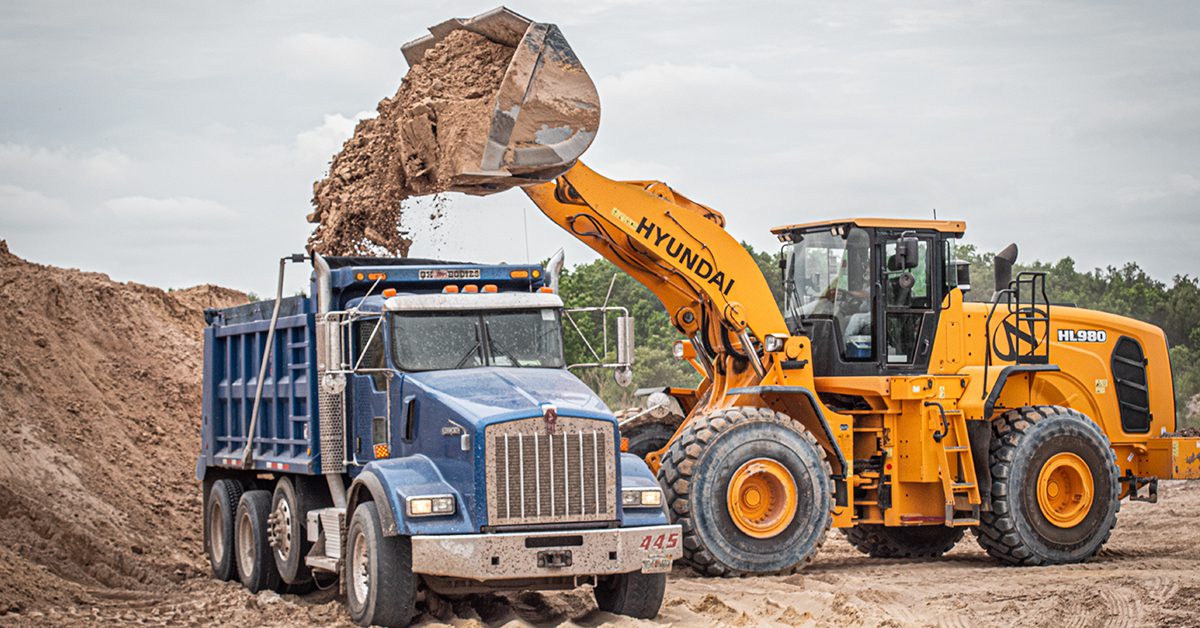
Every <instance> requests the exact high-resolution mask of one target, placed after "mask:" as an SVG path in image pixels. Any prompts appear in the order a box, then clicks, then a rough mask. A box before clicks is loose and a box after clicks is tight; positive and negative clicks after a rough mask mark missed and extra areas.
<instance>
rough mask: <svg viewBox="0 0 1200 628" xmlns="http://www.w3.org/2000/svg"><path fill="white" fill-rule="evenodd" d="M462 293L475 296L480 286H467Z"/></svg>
mask: <svg viewBox="0 0 1200 628" xmlns="http://www.w3.org/2000/svg"><path fill="white" fill-rule="evenodd" d="M462 291H463V292H465V293H467V294H475V293H477V292H479V286H477V285H475V284H473V283H471V284H467V285H465V286H463V287H462Z"/></svg>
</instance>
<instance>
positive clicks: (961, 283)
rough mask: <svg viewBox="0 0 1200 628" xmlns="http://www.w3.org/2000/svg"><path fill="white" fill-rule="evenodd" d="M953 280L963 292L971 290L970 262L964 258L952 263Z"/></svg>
mask: <svg viewBox="0 0 1200 628" xmlns="http://www.w3.org/2000/svg"><path fill="white" fill-rule="evenodd" d="M954 266H955V268H954V272H955V275H956V277H955V281H954V283H955V284H956V285H957V287H958V289H959V290H962V291H963V294H966V293H967V292H970V291H971V262H968V261H966V260H958V261H957V262H955V263H954Z"/></svg>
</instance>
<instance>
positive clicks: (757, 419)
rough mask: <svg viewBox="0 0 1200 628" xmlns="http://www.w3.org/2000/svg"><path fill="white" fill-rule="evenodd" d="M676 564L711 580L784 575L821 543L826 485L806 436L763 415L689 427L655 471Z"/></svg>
mask: <svg viewBox="0 0 1200 628" xmlns="http://www.w3.org/2000/svg"><path fill="white" fill-rule="evenodd" d="M658 480H659V483H660V484H661V485H662V487H663V490H664V493H665V497H666V499H667V504H668V506H669V507H670V510H671V516H672V518H673V519H674V520H675V522H676V523H678V524H679V525H680V526H681V527H682V528H683V559H684V562H686V563H687V564H689V565H690V566H692V567H693V568H694V569H695V570H696V571H699V572H700V573H702V574H706V575H712V576H738V575H764V574H775V573H791V572H793V571H795V570H797V569H799V568H801V567H803V566H804V565H805V564H807V563H808V562H809V561H811V560H812V557H813V556H814V555H815V554H816V553H817V550H819V549H820V547H821V545H822V543H824V541H825V533H826V531H827V530H828V529H829V524H830V520H831V515H830V512H831V509H832V506H833V481H832V479H831V477H830V471H829V465H828V463H826V461H825V450H824V449H822V448H821V446H820V445H818V444H817V440H816V438H815V437H814V436H813V435H812V433H810V432H809V431H808V430H806V429H805V428H804V426H802V425H800V424H799V423H797V422H796V421H793V420H792V419H790V418H789V417H788V416H787V415H785V414H781V413H778V412H775V411H773V410H771V409H769V408H756V407H738V408H730V409H727V410H720V411H717V412H715V413H713V414H710V415H707V416H701V417H697V418H695V419H694V420H693V421H692V422H691V423H689V424H688V425H687V426H686V427H684V428H683V430H682V431H681V432H680V434H679V436H678V437H677V438H676V439H675V440H674V441H673V442H672V443H671V446H670V448H669V449H667V452H666V454H665V455H664V456H663V461H662V467H661V468H660V469H659V471H658Z"/></svg>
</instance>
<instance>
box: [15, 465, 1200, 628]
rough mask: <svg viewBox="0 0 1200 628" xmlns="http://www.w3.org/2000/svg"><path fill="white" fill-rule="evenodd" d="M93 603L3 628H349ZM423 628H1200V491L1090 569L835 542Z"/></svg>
mask: <svg viewBox="0 0 1200 628" xmlns="http://www.w3.org/2000/svg"><path fill="white" fill-rule="evenodd" d="M89 593H90V594H91V595H92V596H93V599H92V601H90V602H88V603H84V604H76V605H67V606H56V607H49V608H42V609H39V610H35V611H28V612H24V613H20V614H9V615H7V616H3V617H0V624H8V623H13V624H45V623H49V624H51V625H61V624H82V623H89V624H90V623H96V622H99V623H103V624H110V623H118V624H136V625H164V626H171V625H205V624H234V623H239V624H241V623H247V624H251V625H268V626H270V625H274V626H284V625H297V624H327V625H349V620H348V617H347V615H346V613H345V611H344V609H343V608H342V606H341V604H340V603H339V602H338V600H337V598H336V594H335V592H333V591H329V592H317V593H314V594H311V595H308V596H304V597H297V596H291V595H284V596H279V595H276V594H274V593H260V594H258V595H251V594H249V593H246V592H245V591H243V590H242V589H240V588H239V587H238V586H237V585H235V584H230V583H218V582H215V581H212V580H209V579H207V578H206V577H204V576H194V577H190V578H187V579H184V580H183V581H182V582H181V583H178V584H170V585H167V586H165V587H164V588H162V589H160V590H157V591H138V592H114V591H112V590H95V591H90V592H89ZM418 623H419V625H423V626H442V625H452V626H529V625H546V624H556V623H565V624H566V625H572V626H635V625H645V626H650V625H677V626H683V625H697V626H698V625H728V626H826V625H829V626H833V625H837V626H1008V625H1014V624H1019V625H1054V626H1136V625H1172V626H1200V483H1190V484H1189V483H1182V482H1169V483H1166V484H1165V486H1164V487H1163V491H1162V496H1161V501H1160V502H1159V503H1158V504H1143V503H1132V504H1131V503H1125V504H1124V505H1123V507H1122V509H1121V513H1120V517H1119V523H1118V524H1117V528H1116V530H1115V531H1114V533H1113V537H1112V540H1111V541H1110V542H1109V544H1108V546H1107V547H1106V549H1105V550H1104V551H1103V552H1102V553H1101V554H1100V556H1098V557H1097V558H1096V559H1095V560H1093V561H1092V562H1089V563H1086V564H1082V565H1070V566H1062V567H1039V568H1014V567H1004V566H1001V565H998V564H997V563H995V562H994V561H993V560H992V559H990V558H988V557H987V556H986V555H985V554H984V553H983V552H982V551H981V550H980V549H979V548H978V546H976V544H975V542H974V540H973V539H972V538H971V537H970V535H968V536H967V538H965V539H964V540H963V542H962V543H960V544H959V545H958V547H956V548H955V549H954V550H953V551H952V552H951V553H950V554H948V555H947V556H946V557H944V558H943V559H941V560H934V561H915V560H879V559H872V558H869V557H867V556H863V555H861V554H859V553H858V552H856V551H855V550H854V549H853V548H852V547H850V545H849V544H847V543H846V542H845V541H844V540H843V539H842V538H841V535H840V534H838V533H836V532H834V533H832V534H831V536H830V541H829V542H828V543H827V544H826V547H825V549H824V550H823V551H822V553H821V554H820V555H819V556H818V558H817V560H816V561H815V563H814V564H813V565H812V566H811V567H810V568H809V569H807V570H805V571H803V572H802V573H800V574H797V575H793V576H788V577H772V578H741V579H719V578H717V579H713V578H697V577H693V576H690V575H688V574H687V573H686V572H684V571H682V570H677V571H676V573H674V574H672V576H671V579H670V582H669V585H668V589H667V597H666V602H665V604H664V605H663V610H662V613H661V614H660V615H659V617H658V618H657V619H655V620H653V621H636V620H630V619H628V618H622V617H617V616H615V615H610V614H607V613H601V612H599V611H597V610H596V608H595V605H594V604H593V603H592V602H591V596H590V594H589V592H588V591H587V590H586V588H585V589H579V590H576V591H574V592H568V593H547V594H535V593H534V594H530V593H527V594H521V595H511V596H503V597H500V596H489V597H476V598H472V599H469V600H465V601H459V602H456V603H454V611H453V612H452V613H451V614H450V615H449V616H448V617H445V618H443V619H440V620H439V619H437V618H433V617H430V616H429V615H428V614H425V615H422V616H421V617H420V618H419V620H418Z"/></svg>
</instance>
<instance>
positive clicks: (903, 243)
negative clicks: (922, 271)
mask: <svg viewBox="0 0 1200 628" xmlns="http://www.w3.org/2000/svg"><path fill="white" fill-rule="evenodd" d="M896 258H897V259H896V261H897V264H896V265H897V266H898V267H899V268H897V269H896V270H911V269H913V268H916V267H917V266H919V265H920V263H921V258H920V254H919V253H918V252H917V239H916V238H915V237H913V236H909V235H905V236H900V239H899V240H898V241H897V242H896Z"/></svg>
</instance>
